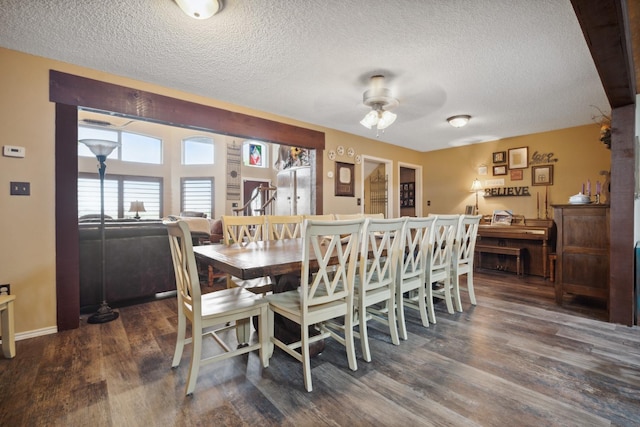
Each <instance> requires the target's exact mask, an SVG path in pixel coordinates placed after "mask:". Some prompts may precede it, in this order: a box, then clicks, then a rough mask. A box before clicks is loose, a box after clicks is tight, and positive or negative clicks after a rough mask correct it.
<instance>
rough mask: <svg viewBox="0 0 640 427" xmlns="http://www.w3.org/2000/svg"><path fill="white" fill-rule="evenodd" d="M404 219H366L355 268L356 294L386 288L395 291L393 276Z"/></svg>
mask: <svg viewBox="0 0 640 427" xmlns="http://www.w3.org/2000/svg"><path fill="white" fill-rule="evenodd" d="M405 221H406V219H404V218H396V219H378V218H368V219H366V221H365V224H364V228H363V231H362V236H363V238H362V243H361V245H360V247H361V249H360V265H359V267H360V268H359V277H360V281H359V286H360V289H359V292H360V294H361V295H364V294H365V293H366V292H368V291H373V290H375V289H378V288H382V287H385V286H388V287H390V288H391V290H392V292H393V289H395V277H396V272H397V271H396V270H397V264H398V257H399V256H400V242H401V241H402V227H403V225H404V223H405Z"/></svg>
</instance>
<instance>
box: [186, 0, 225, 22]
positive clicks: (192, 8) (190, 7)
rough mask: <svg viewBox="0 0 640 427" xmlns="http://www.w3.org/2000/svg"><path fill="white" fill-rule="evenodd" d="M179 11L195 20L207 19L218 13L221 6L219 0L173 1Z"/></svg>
mask: <svg viewBox="0 0 640 427" xmlns="http://www.w3.org/2000/svg"><path fill="white" fill-rule="evenodd" d="M175 1H176V3H177V4H178V6H180V9H182V11H183V12H184V13H186V14H187V15H188V16H190V17H192V18H196V19H207V18H211V17H212V16H213V15H215V14H216V13H218V12H219V11H220V9H222V6H221V4H220V0H175Z"/></svg>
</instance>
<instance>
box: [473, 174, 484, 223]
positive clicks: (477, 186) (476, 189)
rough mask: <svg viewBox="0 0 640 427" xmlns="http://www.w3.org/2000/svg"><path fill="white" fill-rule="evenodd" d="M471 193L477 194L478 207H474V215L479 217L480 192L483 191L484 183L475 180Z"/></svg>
mask: <svg viewBox="0 0 640 427" xmlns="http://www.w3.org/2000/svg"><path fill="white" fill-rule="evenodd" d="M471 191H473V192H474V193H476V205H475V207H474V212H473V214H474V215H478V192H479V191H482V183H481V182H480V180H479V179H478V178H476V179H474V180H473V183H472V184H471Z"/></svg>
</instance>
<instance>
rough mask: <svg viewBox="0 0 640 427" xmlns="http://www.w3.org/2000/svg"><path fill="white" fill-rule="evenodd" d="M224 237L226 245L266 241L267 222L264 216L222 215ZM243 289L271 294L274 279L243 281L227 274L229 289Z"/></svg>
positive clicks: (262, 278) (263, 278) (264, 278)
mask: <svg viewBox="0 0 640 427" xmlns="http://www.w3.org/2000/svg"><path fill="white" fill-rule="evenodd" d="M222 235H223V238H222V240H223V242H224V244H225V245H231V244H234V243H238V244H241V245H242V244H246V243H251V242H259V241H263V240H266V237H267V234H266V220H265V216H264V215H252V216H236V215H222ZM234 287H241V288H244V289H247V290H249V291H251V292H253V293H256V294H262V295H264V294H266V293H268V292H271V289H272V287H273V279H272V278H271V277H259V278H256V279H250V280H242V279H240V278H239V277H234V276H232V275H230V274H227V288H234Z"/></svg>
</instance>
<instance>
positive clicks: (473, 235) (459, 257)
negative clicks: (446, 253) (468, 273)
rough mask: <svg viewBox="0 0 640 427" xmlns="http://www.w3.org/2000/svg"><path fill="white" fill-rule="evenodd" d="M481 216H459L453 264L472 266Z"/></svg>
mask: <svg viewBox="0 0 640 427" xmlns="http://www.w3.org/2000/svg"><path fill="white" fill-rule="evenodd" d="M481 218H482V215H461V216H460V222H459V224H458V232H457V234H456V242H455V245H454V254H453V262H454V263H456V262H457V263H458V264H470V265H473V255H474V251H475V247H476V239H477V236H478V226H479V224H480V219H481Z"/></svg>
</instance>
